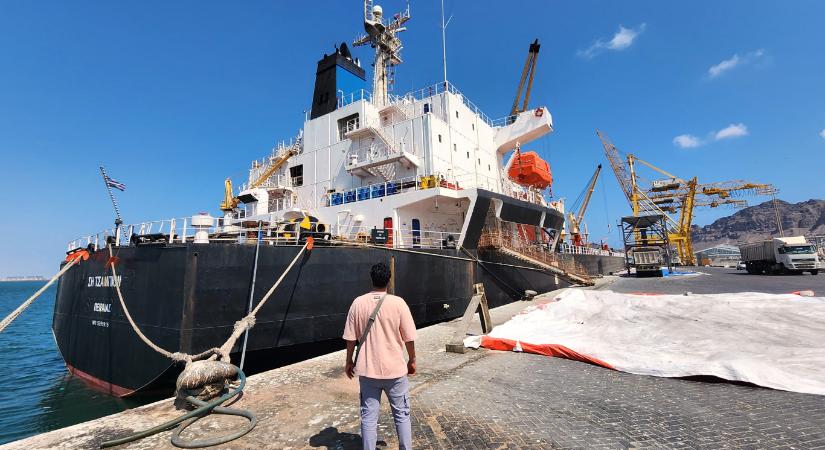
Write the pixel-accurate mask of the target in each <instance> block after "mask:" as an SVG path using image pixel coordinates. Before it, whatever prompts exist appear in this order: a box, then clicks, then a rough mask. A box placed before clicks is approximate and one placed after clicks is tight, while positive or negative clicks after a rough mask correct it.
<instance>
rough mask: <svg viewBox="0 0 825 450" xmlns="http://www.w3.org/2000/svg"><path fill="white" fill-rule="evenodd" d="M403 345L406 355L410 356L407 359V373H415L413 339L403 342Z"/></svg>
mask: <svg viewBox="0 0 825 450" xmlns="http://www.w3.org/2000/svg"><path fill="white" fill-rule="evenodd" d="M404 345H406V346H407V355H409V357H410V359H409V361H407V375H415V369H416V366H415V341H409V342H405V343H404Z"/></svg>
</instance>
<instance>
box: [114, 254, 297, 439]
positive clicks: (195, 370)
mask: <svg viewBox="0 0 825 450" xmlns="http://www.w3.org/2000/svg"><path fill="white" fill-rule="evenodd" d="M312 245H313V239H312V238H309V239H307V242H306V243H305V244H304V246H303V247H301V249H300V250H299V251H298V254H297V255H295V258H293V259H292V262H290V263H289V266H287V268H286V269H285V270H284V271H283V273H281V276H280V277H278V280H276V281H275V283H274V284H273V285H272V287H271V288H269V291H267V293H266V294H265V295H264V296H263V298H261V301H260V302H259V303H258V305H257V306H256V307H255V309H253V310H252V311H251V312H250V313H249V314H247V315H246V316H245V317H243V318H242V319H240V320H238V321H237V322H235V325H234V329H233V331H232V334H231V335H230V336H229V338H228V339H227V340H226V342H225V343H224V344H223V345H222V346H220V347H213V348H211V349H209V350H206V351H204V352H201V353H198V354H197V355H189V354H187V353H183V352H170V351H168V350H166V349H164V348H162V347H160V346H159V345H157V344H155V343H154V342H153V341H152V340H151V339H149V338H148V337H147V336H146V335H145V334H143V332H142V331H141V330H140V327H138V325H137V324H136V323H135V321H134V319H133V318H132V315H131V314H130V313H129V309H128V308H127V307H126V302H125V301H124V300H123V293H122V292H121V290H120V282H118V281H117V269H116V268H115V265H116V264H117V258H116V257H115V255H114V251H113V250H112V245H111V244H109V245H108V247H109V265H110V266H111V267H112V276H113V278H114V280H116V281H115V283H114V285H115V291H116V292H117V297H118V301H119V302H120V307H121V309H122V310H123V313H124V315H125V316H126V319H127V320H128V321H129V324H130V325H131V326H132V329H133V330H134V331H135V333H136V334H137V335H138V337H140V339H141V340H142V341H143V342H144V343H145V344H146V345H148V346H149V347H150V348H152V349H153V350H155V351H156V352H158V353H160V354H161V355H164V356H166V357H167V358H171V359H172V360H174V361H184V362H185V363H186V368H185V369H184V371H183V373H181V375H180V376H179V377H178V383H177V384H178V395H179V396H180V397H183V395H184V393H187V392H190V389H185V388H184V387H182V385H183V384H186V383H189V382H192V383H204V384H203V387H209V386H213V385H214V384H215V381H211V382H209V381H207V380H206V379H207V378H209V374H205V373H204V372H210V373H211V375H216V376H219V377H221V378H222V379H223V382H222V383H223V384H222V385H219V386H221V387H220V389H219V390H223V389H225V388H226V387H227V383H228V378H223V377H224V376H226V375H218V373H217V372H218V369H212V368H211V367H210V366H208V364H224V366H226V367H230V368H232V369H234V371H236V372H237V380H236V382H237V383H238V386H237V387H234V388H233V389H232V390H231V391H230V392H228V393H226V394H224V395H222V396H220V397H218V398H217V399H214V400H211V401H210V402H208V403H207V402H206V401H204V400H202V399H199V398H197V397H195V396H193V395H187V396H186V397H185V398H186V401H188V402H189V403H190V404H192V405H194V406H196V408H195V409H194V410H193V411H190V412H189V413H187V414H184V415H182V416H180V417H178V418H176V419H173V420H170V421H168V422H165V423H163V424H161V425H158V426H156V427H153V428H150V429H148V430H145V431H142V432H139V433H136V434H133V435H131V436H127V437H124V438H120V439H115V440H110V441H106V442H103V443H102V444H101V445H100V446H101V448H106V447H112V446H115V445H121V444H125V443H128V442H132V441H136V440H138V439H143V438H145V437H148V436H151V435H153V434H156V433H160V432H162V431H166V430H168V429H170V428H171V427H173V426H175V425H177V426H178V428H177V429H176V430H175V431H174V433H173V434H172V444H173V445H175V446H177V447H182V448H201V447H211V446H214V445H220V444H225V443H227V442H230V441H232V440H235V439H237V438H239V437H241V436H243V435H245V434H246V433H249V432H250V431H252V429H253V428H255V425H256V424H257V423H258V419H257V418H256V417H255V415H254V414H252V413H251V412H249V411H244V410H239V409H233V408H226V407H222V406H220V405H221V404H223V403H224V402H226V401H228V400H229V399H231V398H233V397H235V396H238V395H240V394H241V391H242V390H243V387H244V385H245V384H246V375H245V374H244V373H243V371H242V370H241V369H240V368H238V367H236V366H234V365H232V364H231V362H230V358H229V352H231V351H232V347H233V346H234V345H235V342H236V341H237V340H238V338H239V337H240V336H241V334H243V333H244V331H246V330H249V329H250V328H252V327H254V326H255V315H256V314H258V311H260V310H261V308H262V307H263V306H264V304H266V302H267V300H269V299H270V298H271V297H272V294H273V293H275V290H276V289H277V288H278V286H279V285H280V284H281V282H282V281H283V280H284V278H286V275H287V274H288V273H289V272H290V271H291V270H292V267H293V266H295V264H296V263H297V262H298V261H299V260H300V259H301V256H303V255H304V254H305V252H306V251H307V250H312ZM207 356H208V357H209V361H214V359H216V358H217V357H220V361H221V362H211V363H210V362H209V361H199V360H201V359H203V358H206V357H207ZM204 364H206V366H204ZM213 412H214V413H216V414H226V415H234V416H241V417H245V418H246V419H247V420H249V423H248V424H247V426H246V427H244V428H243V429H241V430H238V431H236V432H233V433H230V434H227V435H224V436H219V437H215V438H210V439H204V440H199V441H184V440H183V439H181V437H180V434H181V433H182V432H183V430H185V429H186V428H187V427H188V426H190V425H192V424H193V423H195V422H196V421H197V420H199V419H201V418H203V417H206V416H207V415H209V414H210V413H213Z"/></svg>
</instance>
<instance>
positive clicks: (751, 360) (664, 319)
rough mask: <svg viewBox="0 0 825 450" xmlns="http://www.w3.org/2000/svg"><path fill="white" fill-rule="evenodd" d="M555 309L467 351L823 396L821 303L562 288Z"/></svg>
mask: <svg viewBox="0 0 825 450" xmlns="http://www.w3.org/2000/svg"><path fill="white" fill-rule="evenodd" d="M555 300H556V301H553V302H550V303H547V304H543V305H538V306H532V307H529V308H527V309H526V310H524V311H522V312H521V313H520V314H518V315H516V316H515V317H513V318H512V319H511V320H509V321H508V322H506V323H504V324H502V325H500V326H497V327H495V328H494V329H493V331H492V332H491V333H490V334H489V335H488V336H474V337H470V338H467V339H466V340H465V345H466V346H468V347H478V346H479V345H480V346H483V347H487V348H494V349H500V350H511V349H512V350H523V351H527V352H533V353H540V354H546V355H550V356H562V357H568V358H571V359H579V360H584V361H589V362H592V363H594V364H599V365H602V366H605V367H612V368H614V369H617V370H621V371H623V372H630V373H635V374H642V375H655V376H661V377H683V376H689V375H713V376H717V377H719V378H724V379H726V380H738V381H746V382H749V383H753V384H757V385H759V386H765V387H770V388H774V389H782V390H786V391H795V392H804V393H811V394H819V395H825V297H801V296H798V295H794V294H782V295H772V294H761V293H755V292H747V293H735V294H713V295H695V294H694V295H634V294H620V293H616V292H612V291H594V290H582V289H566V290H564V291H562V292H561V293H560V294H559V295H557V296H556V297H555Z"/></svg>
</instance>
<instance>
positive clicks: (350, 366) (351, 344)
mask: <svg viewBox="0 0 825 450" xmlns="http://www.w3.org/2000/svg"><path fill="white" fill-rule="evenodd" d="M353 353H355V341H347V363H346V365H345V366H344V372H346V373H347V376H348V377H349V378H352V377H354V376H355V362H354V361H353V360H352V354H353Z"/></svg>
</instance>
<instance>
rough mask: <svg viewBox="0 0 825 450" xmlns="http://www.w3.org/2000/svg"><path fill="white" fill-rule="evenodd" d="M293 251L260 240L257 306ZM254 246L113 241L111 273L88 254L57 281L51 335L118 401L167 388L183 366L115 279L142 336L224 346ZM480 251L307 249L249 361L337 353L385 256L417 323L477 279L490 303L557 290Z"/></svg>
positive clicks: (263, 322) (138, 317)
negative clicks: (473, 254) (356, 302)
mask: <svg viewBox="0 0 825 450" xmlns="http://www.w3.org/2000/svg"><path fill="white" fill-rule="evenodd" d="M298 250H299V247H294V246H269V245H265V246H262V247H261V249H260V256H259V263H258V273H257V281H256V288H255V295H254V298H255V300H256V301H257V300H259V299H260V298H262V296H263V295H264V294H265V292H266V291H267V290H268V289H269V288H270V287H271V286H272V284H273V283H274V282H275V280H276V279H277V278H278V277H279V276H280V275H281V273H282V272H283V271H284V269H285V268H286V267H287V266H288V264H289V262H290V261H291V260H292V259H293V258H294V256H295V255H296V254H297V252H298ZM254 251H255V248H254V246H253V245H238V244H178V245H144V246H130V247H119V248H117V250H116V256H117V259H118V261H117V266H118V269H119V270H118V276H119V277H120V279H119V280H114V279H112V277H111V271H110V270H109V269H107V268H106V263H107V261H108V260H109V255H108V252H106V251H98V252H95V253H93V254H92V255H91V257H90V258H89V260H87V261H84V262H82V263H81V264H79V265H78V266H76V267H75V268H73V269H72V270H70V271H69V272H68V273H67V274H66V275H65V276H64V277H63V278H62V279H61V280H60V284H59V285H58V291H57V301H56V303H55V312H54V324H53V331H54V335H55V339H56V341H57V344H58V347H59V349H60V352H61V354H62V356H63V359H64V360H65V361H66V364H67V366H68V368H69V370H70V371H71V372H72V373H74V374H75V375H77V376H79V377H81V378H83V379H85V380H87V381H88V382H90V383H91V384H92V385H94V386H96V387H98V388H99V389H102V390H104V391H106V392H108V393H110V394H113V395H117V396H126V395H131V394H133V393H136V392H139V391H145V390H150V389H152V388H168V387H169V386H171V384H172V382H173V380H174V378H175V376H176V375H177V373H178V371H179V370H180V367H176V366H175V365H173V363H172V362H171V361H170V360H168V359H167V358H165V357H163V356H162V355H160V354H158V353H156V352H154V351H153V350H151V349H150V348H149V347H148V346H146V345H145V344H144V343H143V342H142V341H140V339H139V338H138V336H137V335H136V334H135V332H134V331H133V330H132V328H131V326H130V325H129V323H128V322H127V320H126V318H125V316H124V314H123V311H122V310H121V308H120V305H119V302H118V300H117V294H116V292H115V289H114V283H117V282H119V283H120V286H121V291H122V293H123V296H124V300H125V302H126V305H127V307H128V308H129V311H130V313H131V314H132V317H133V318H134V319H135V321H136V322H137V324H138V325H139V327H140V328H141V330H142V331H143V333H144V334H146V336H148V337H149V338H150V339H151V340H152V341H154V342H155V343H157V344H158V345H160V346H161V347H163V348H165V349H168V350H170V351H182V352H186V353H192V354H194V353H198V352H201V351H203V350H206V349H208V348H211V347H214V346H216V345H219V344H220V343H222V342H224V341H225V340H226V339H227V337H228V336H229V335H230V334H231V333H232V328H233V325H234V323H235V321H237V320H238V319H240V318H242V317H243V316H244V315H245V314H246V311H247V305H248V301H249V290H250V286H251V279H252V270H251V268H252V266H253V259H254ZM483 257H484V258H485V259H486V260H487V262H483V263H479V262H477V261H475V260H474V259H472V258H469V257H468V256H467V255H466V254H464V253H463V252H461V251H459V250H456V249H440V250H425V249H417V250H416V251H414V252H410V251H404V250H395V249H381V248H357V247H355V248H353V247H322V246H316V247H315V248H314V249H313V250H312V251H311V252H310V253H309V254H307V255H306V256H305V257H303V259H302V260H301V262H300V264H298V265H296V266H295V267H294V268H293V269H292V270H291V271H290V273H288V274H287V276H286V278H285V279H284V281H283V283H282V284H281V286H280V287H279V288H278V289H277V290H276V292H275V294H274V296H273V297H272V298H271V299H270V300H269V302H268V303H267V304H266V305H265V306H264V307H263V308H262V309H261V311H260V312H259V314H258V318H257V322H256V325H255V327H254V328H253V329H252V330H251V331H250V333H249V341H248V346H247V355H246V365H247V367H248V368H250V369H251V371H252V372H255V371H260V370H265V369H269V368H272V367H275V366H277V365H281V364H284V363H289V362H293V361H295V360H299V359H304V358H306V357H310V356H312V355H313V354H319V353H322V352H326V351H331V350H334V349H336V348H339V347H340V346H341V345H342V343H343V341H342V340H341V334H342V331H343V327H344V320H345V317H346V314H347V311H348V309H349V306H350V303H351V302H352V300H353V299H354V298H355V297H356V296H358V295H361V294H363V293H364V292H366V291H368V290H369V289H370V280H369V276H368V274H369V268H370V266H371V265H372V264H375V263H376V262H379V261H383V262H386V263H389V262H390V259H391V258H392V259H393V265H394V270H395V280H394V283H395V284H394V289H395V292H396V293H397V294H398V295H401V296H402V297H404V298H405V300H406V301H407V303H408V304H409V306H410V310H411V312H412V314H413V317H414V319H415V321H416V324H417V325H418V326H419V327H420V326H425V325H428V324H432V323H436V322H440V321H444V320H448V319H453V318H455V317H459V316H460V315H461V314H462V313H463V312H464V309H465V308H466V306H467V304H468V302H469V300H470V297H471V295H472V286H473V284H474V283H479V282H480V283H484V285H485V288H486V292H487V296H488V301H489V303H490V306H491V307H495V306H500V305H503V304H506V303H509V302H512V301H515V300H519V299H521V298H522V296H523V294H524V291H525V290H527V289H530V290H534V291H536V292H545V291H549V290H552V289H555V288H558V287H559V284H558V283H559V281H558V280H557V279H556V277H554V276H553V275H549V274H547V273H545V272H543V271H541V270H540V269H536V268H531V267H529V266H527V265H525V264H524V263H523V262H520V261H517V260H511V259H509V258H508V257H507V256H506V255H498V256H495V255H489V254H486V255H484V256H483ZM239 346H240V341H239V343H238V346H237V347H239ZM238 351H239V348H235V349H233V352H235V353H237V352H238ZM233 361H236V358H233Z"/></svg>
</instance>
